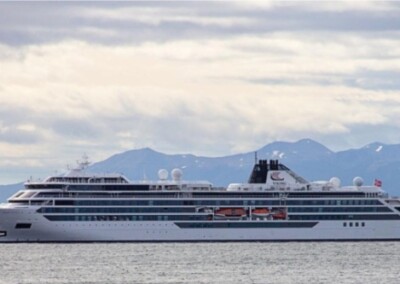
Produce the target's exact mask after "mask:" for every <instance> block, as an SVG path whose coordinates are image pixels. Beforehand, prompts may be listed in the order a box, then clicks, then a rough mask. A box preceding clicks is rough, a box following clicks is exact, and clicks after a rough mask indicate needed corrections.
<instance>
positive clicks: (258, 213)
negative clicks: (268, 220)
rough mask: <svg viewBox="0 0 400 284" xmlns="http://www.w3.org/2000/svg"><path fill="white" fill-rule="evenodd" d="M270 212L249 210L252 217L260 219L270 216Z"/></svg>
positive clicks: (265, 209) (266, 209)
mask: <svg viewBox="0 0 400 284" xmlns="http://www.w3.org/2000/svg"><path fill="white" fill-rule="evenodd" d="M270 213H271V212H270V211H269V209H268V208H255V209H253V210H251V214H252V215H254V216H260V217H266V216H268V215H269V214H270Z"/></svg>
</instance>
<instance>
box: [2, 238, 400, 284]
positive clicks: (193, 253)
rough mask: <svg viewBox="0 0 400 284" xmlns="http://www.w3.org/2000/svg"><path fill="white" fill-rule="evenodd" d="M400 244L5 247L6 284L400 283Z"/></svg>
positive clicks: (3, 279) (3, 278) (3, 248)
mask: <svg viewBox="0 0 400 284" xmlns="http://www.w3.org/2000/svg"><path fill="white" fill-rule="evenodd" d="M399 264H400V242H371V243H368V242H356V243H352V242H344V243H341V242H339V243H334V242H326V243H323V242H322V243H319V242H318V243H301V242H295V243H133V244H130V243H101V244H0V283H7V284H10V283H340V284H342V283H400V270H399V268H400V266H399Z"/></svg>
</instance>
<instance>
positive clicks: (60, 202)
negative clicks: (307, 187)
mask: <svg viewBox="0 0 400 284" xmlns="http://www.w3.org/2000/svg"><path fill="white" fill-rule="evenodd" d="M55 202H56V205H81V206H90V205H94V206H95V205H109V206H113V205H128V206H129V205H142V206H143V205H150V206H157V205H161V206H162V205H181V206H230V205H237V206H276V205H288V206H290V205H381V203H380V201H379V200H375V199H366V200H358V199H357V200H56V201H55Z"/></svg>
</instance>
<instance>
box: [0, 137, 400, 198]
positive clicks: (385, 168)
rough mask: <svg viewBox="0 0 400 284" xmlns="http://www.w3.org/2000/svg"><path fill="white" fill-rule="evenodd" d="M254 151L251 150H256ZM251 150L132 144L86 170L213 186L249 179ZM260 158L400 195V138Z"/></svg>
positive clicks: (288, 149)
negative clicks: (174, 175) (221, 152)
mask: <svg viewBox="0 0 400 284" xmlns="http://www.w3.org/2000/svg"><path fill="white" fill-rule="evenodd" d="M254 152H255V151H254ZM254 152H248V153H242V154H236V155H232V156H225V157H217V158H210V157H201V156H195V155H192V154H176V155H166V154H163V153H160V152H157V151H154V150H152V149H150V148H144V149H138V150H130V151H127V152H123V153H120V154H116V155H113V156H111V157H110V158H108V159H106V160H104V161H101V162H98V163H95V164H93V165H92V166H90V167H89V169H88V170H89V171H91V172H97V173H109V172H118V173H123V174H124V175H126V176H127V177H128V178H129V179H131V180H143V179H148V180H154V179H157V172H158V170H159V169H163V168H164V169H167V170H169V171H171V170H172V169H174V168H181V169H182V170H183V174H184V176H183V178H184V179H187V180H208V181H210V182H212V183H213V184H214V185H216V186H226V185H228V184H229V183H231V182H245V181H247V179H248V177H249V174H250V171H251V168H252V166H253V165H254ZM256 152H257V155H258V158H259V159H279V160H280V161H281V162H282V163H284V164H285V165H286V166H288V167H289V168H291V169H292V170H294V171H295V172H297V173H298V174H299V175H301V176H303V177H304V178H306V179H308V180H310V181H312V180H328V179H330V178H331V177H332V176H337V177H339V178H340V179H341V180H342V184H351V183H352V180H353V178H354V177H355V176H361V177H363V178H364V181H365V184H372V183H373V180H374V179H375V178H379V179H381V180H382V181H383V188H384V189H385V190H386V191H388V192H389V193H390V194H392V195H400V179H399V176H400V144H397V145H386V144H383V143H379V142H375V143H371V144H369V145H366V146H365V147H362V148H360V149H350V150H346V151H340V152H333V151H331V150H329V149H328V148H326V147H325V146H324V145H322V144H320V143H318V142H315V141H313V140H310V139H302V140H299V141H297V142H293V143H291V142H274V143H271V144H268V145H266V146H264V147H262V148H260V149H258V150H256ZM20 188H21V184H18V185H11V186H1V187H0V200H5V199H6V197H8V196H9V195H11V193H13V192H15V191H17V190H18V189H20Z"/></svg>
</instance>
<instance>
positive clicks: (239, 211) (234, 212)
mask: <svg viewBox="0 0 400 284" xmlns="http://www.w3.org/2000/svg"><path fill="white" fill-rule="evenodd" d="M215 216H219V217H244V216H246V210H244V209H243V208H220V209H217V210H215Z"/></svg>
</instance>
